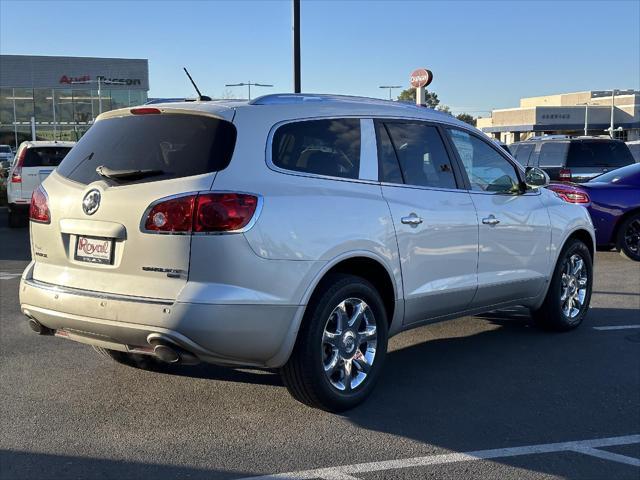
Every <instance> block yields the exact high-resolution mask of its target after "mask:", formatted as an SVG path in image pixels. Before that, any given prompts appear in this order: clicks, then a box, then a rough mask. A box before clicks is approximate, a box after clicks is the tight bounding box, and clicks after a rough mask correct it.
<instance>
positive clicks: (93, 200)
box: [82, 188, 100, 215]
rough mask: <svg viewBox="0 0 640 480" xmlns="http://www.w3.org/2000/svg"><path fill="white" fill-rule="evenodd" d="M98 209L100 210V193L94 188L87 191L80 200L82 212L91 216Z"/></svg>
mask: <svg viewBox="0 0 640 480" xmlns="http://www.w3.org/2000/svg"><path fill="white" fill-rule="evenodd" d="M98 208H100V191H99V190H96V189H95V188H94V189H93V190H89V191H88V192H87V194H86V195H85V196H84V198H83V199H82V210H84V213H86V214H87V215H93V214H94V213H96V212H97V211H98Z"/></svg>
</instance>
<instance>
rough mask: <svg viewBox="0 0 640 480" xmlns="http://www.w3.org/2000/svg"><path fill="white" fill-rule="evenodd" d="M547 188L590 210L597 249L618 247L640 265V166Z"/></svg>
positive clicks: (633, 165)
mask: <svg viewBox="0 0 640 480" xmlns="http://www.w3.org/2000/svg"><path fill="white" fill-rule="evenodd" d="M548 188H549V189H551V190H553V191H554V192H556V194H557V195H558V196H559V197H560V198H562V199H563V200H565V201H567V202H569V203H577V204H581V205H584V206H585V207H586V208H587V209H588V210H589V213H590V214H591V219H592V220H593V225H594V226H595V228H596V242H597V243H598V247H600V248H611V247H615V248H616V249H618V250H619V251H620V253H621V254H622V255H623V256H624V257H627V258H629V259H631V260H635V261H636V262H640V163H635V164H632V165H628V166H626V167H622V168H618V169H616V170H612V171H611V172H608V173H605V174H603V175H600V176H598V177H595V178H593V179H591V180H590V181H588V182H587V183H582V184H580V185H576V184H572V183H552V184H551V185H549V187H548Z"/></svg>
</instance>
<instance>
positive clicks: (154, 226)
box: [144, 192, 258, 233]
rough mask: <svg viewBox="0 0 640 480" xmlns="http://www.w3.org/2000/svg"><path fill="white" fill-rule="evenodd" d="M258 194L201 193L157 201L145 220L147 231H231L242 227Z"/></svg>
mask: <svg viewBox="0 0 640 480" xmlns="http://www.w3.org/2000/svg"><path fill="white" fill-rule="evenodd" d="M257 208H258V197H257V196H255V195H249V194H246V193H226V192H225V193H201V194H197V195H186V196H184V197H178V198H171V199H167V200H161V201H159V202H158V203H156V204H154V205H153V206H152V207H151V208H150V210H149V212H148V214H147V216H146V218H145V220H144V227H145V230H147V231H152V232H166V233H192V232H196V233H199V232H234V231H238V230H241V229H243V228H244V227H246V226H247V225H248V224H249V222H250V221H251V219H252V218H253V216H254V214H255V213H256V209H257Z"/></svg>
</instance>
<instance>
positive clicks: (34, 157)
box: [7, 141, 75, 228]
mask: <svg viewBox="0 0 640 480" xmlns="http://www.w3.org/2000/svg"><path fill="white" fill-rule="evenodd" d="M74 144H75V142H58V141H54V142H46V141H32V142H22V143H21V144H20V147H19V148H18V151H17V152H16V160H15V162H14V163H13V166H12V167H11V170H10V171H9V178H8V181H7V200H8V203H9V226H10V227H12V228H15V227H19V226H22V225H24V224H25V223H26V220H27V218H28V217H27V214H28V212H29V204H30V202H31V194H32V193H33V191H34V190H35V189H36V187H37V186H38V185H40V183H41V182H42V181H43V180H44V179H45V178H47V177H48V176H49V174H51V172H53V170H54V169H55V168H56V167H57V166H58V165H59V164H60V162H61V161H62V159H63V158H64V157H65V156H66V154H67V153H68V152H69V150H71V147H73V145H74Z"/></svg>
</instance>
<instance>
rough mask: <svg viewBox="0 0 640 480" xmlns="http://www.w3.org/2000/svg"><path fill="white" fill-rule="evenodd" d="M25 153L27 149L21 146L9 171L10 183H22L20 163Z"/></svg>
mask: <svg viewBox="0 0 640 480" xmlns="http://www.w3.org/2000/svg"><path fill="white" fill-rule="evenodd" d="M26 154H27V149H26V148H23V149H22V151H20V155H18V158H17V159H16V163H15V165H14V167H13V170H12V171H11V183H22V165H23V163H24V157H25V156H26Z"/></svg>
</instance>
